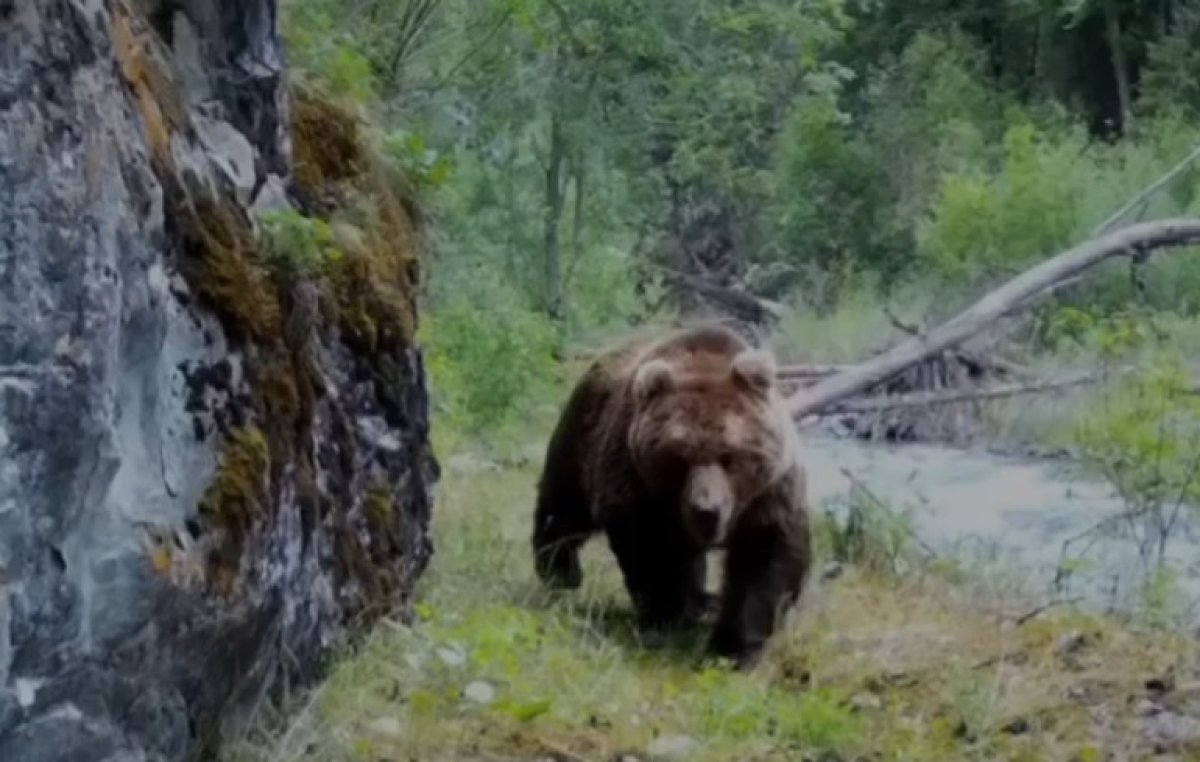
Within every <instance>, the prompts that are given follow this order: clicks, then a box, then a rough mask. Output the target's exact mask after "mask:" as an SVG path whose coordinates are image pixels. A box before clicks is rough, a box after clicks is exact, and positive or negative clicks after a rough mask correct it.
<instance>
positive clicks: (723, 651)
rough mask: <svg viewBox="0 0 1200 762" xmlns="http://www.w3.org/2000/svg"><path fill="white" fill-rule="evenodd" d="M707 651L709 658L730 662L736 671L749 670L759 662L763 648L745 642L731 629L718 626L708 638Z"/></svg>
mask: <svg viewBox="0 0 1200 762" xmlns="http://www.w3.org/2000/svg"><path fill="white" fill-rule="evenodd" d="M707 651H708V654H709V656H712V657H715V658H718V659H724V660H726V661H729V662H732V663H733V665H734V667H735V668H736V669H739V670H750V669H753V668H754V667H756V666H757V665H758V663H759V661H761V659H762V652H763V647H762V645H760V644H754V643H748V642H746V640H745V639H744V638H743V637H742V636H741V634H740V633H738V632H737V631H736V630H733V629H732V628H726V627H720V626H718V627H717V629H715V630H714V631H713V634H712V637H710V638H709V641H708V648H707Z"/></svg>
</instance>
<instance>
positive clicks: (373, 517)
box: [0, 0, 437, 762]
mask: <svg viewBox="0 0 1200 762" xmlns="http://www.w3.org/2000/svg"><path fill="white" fill-rule="evenodd" d="M275 14H276V7H275V2H274V1H273V0H175V1H174V2H171V3H167V2H165V0H132V2H126V3H118V2H116V1H115V0H7V2H5V1H4V0H0V760H21V761H22V762H50V760H55V761H56V762H93V761H95V762H100V761H101V760H104V761H107V762H116V761H117V760H121V761H122V762H126V761H130V762H132V761H134V760H146V761H150V760H182V759H193V758H196V757H197V756H198V755H199V754H200V753H201V752H202V751H203V750H205V749H206V748H211V747H212V746H213V745H214V744H215V743H217V742H219V739H220V737H221V735H222V734H223V733H227V732H229V731H231V730H234V729H236V726H235V725H234V724H233V723H234V722H235V720H236V719H237V718H239V717H241V716H243V715H244V710H245V708H246V707H248V706H250V705H251V704H252V703H253V702H255V701H257V700H258V699H259V698H260V697H261V696H262V695H263V693H264V692H265V691H267V690H269V689H270V688H271V687H272V686H274V685H277V684H278V683H279V682H280V681H282V680H288V681H294V680H300V681H303V680H306V679H309V678H311V677H312V676H313V675H314V674H315V673H316V672H317V671H318V669H319V665H320V662H321V659H322V658H323V656H324V655H325V653H326V650H327V648H328V647H329V646H330V645H331V642H332V639H333V638H334V637H335V636H336V635H337V634H338V633H339V632H340V630H341V629H342V627H343V626H344V624H345V622H346V620H347V619H348V618H349V617H351V616H353V615H355V614H357V613H358V612H359V611H360V610H361V609H362V608H363V607H364V606H365V605H367V604H368V603H370V604H380V603H385V604H388V603H390V604H395V605H397V606H400V607H403V606H404V605H405V604H406V602H407V595H408V592H409V590H410V588H411V585H412V584H413V582H414V581H415V580H416V578H417V577H418V576H419V575H420V574H421V572H422V571H423V570H424V568H425V565H426V564H427V562H428V559H429V556H430V554H431V552H432V551H431V546H430V542H429V538H428V535H427V525H428V516H429V510H430V490H431V487H432V484H433V482H434V480H435V479H436V477H437V465H436V463H435V462H434V461H433V459H432V456H431V455H430V452H429V448H428V445H427V419H428V412H427V409H426V398H425V386H424V370H423V367H422V363H421V357H420V354H419V351H418V350H417V349H416V348H415V347H414V346H411V345H409V344H406V343H405V342H404V341H401V340H394V341H393V342H392V343H391V344H390V345H387V346H381V347H379V348H378V349H377V350H376V352H375V355H374V356H373V357H370V358H368V357H363V356H361V354H360V353H356V351H355V350H354V349H352V348H351V347H349V346H347V345H346V344H345V343H344V342H343V341H342V340H341V338H340V337H339V336H338V334H337V332H336V330H335V328H334V327H333V326H323V327H319V328H317V329H316V331H317V334H316V340H315V346H314V349H313V357H314V358H315V366H316V371H315V375H316V376H317V377H319V383H317V384H314V386H315V387H316V391H315V392H314V393H313V399H312V401H311V404H310V405H308V406H307V407H303V406H302V408H301V412H300V413H297V414H294V415H293V417H292V418H288V419H286V420H285V419H284V418H283V417H281V414H280V413H279V411H278V409H277V407H273V406H272V403H271V400H270V398H269V396H268V395H266V394H265V393H264V392H263V391H262V390H263V388H264V382H263V379H264V378H266V371H265V368H266V367H267V364H268V362H269V361H274V360H273V358H275V359H277V358H278V356H279V353H280V352H281V350H280V349H279V347H278V346H275V345H271V346H268V344H270V342H266V341H263V340H255V339H254V337H251V338H247V336H246V335H244V334H245V332H244V331H242V330H241V328H242V327H241V326H239V325H238V324H237V321H236V320H232V319H231V318H230V316H228V315H222V314H220V311H219V310H214V309H211V305H209V304H208V303H206V302H205V300H204V299H203V298H201V295H200V294H198V293H197V292H196V289H195V282H196V280H195V277H194V276H193V275H191V274H190V273H192V272H193V270H194V268H193V270H189V266H190V265H189V262H190V263H191V265H194V264H195V263H194V262H193V261H192V260H195V259H196V257H197V256H202V254H197V253H196V252H195V251H193V249H194V248H195V247H194V245H193V242H192V241H191V238H189V234H188V230H187V225H186V220H188V219H193V218H189V216H188V209H196V208H199V204H200V202H202V201H206V200H207V201H208V202H210V204H211V203H213V202H215V203H217V204H219V205H223V206H222V208H227V209H232V210H234V211H235V212H238V211H240V212H241V213H242V214H243V215H244V216H245V219H246V220H250V219H251V217H250V212H249V211H248V210H254V209H262V208H278V207H279V206H280V204H281V203H285V197H284V195H283V194H282V192H281V191H282V189H284V188H286V187H287V185H288V182H289V180H288V178H289V176H290V168H289V164H290V159H289V156H290V144H289V137H288V134H287V124H288V108H287V105H288V104H287V97H286V89H285V87H284V82H283V76H282V62H281V55H280V51H279V46H278V40H277V35H276V28H275ZM206 208H207V207H206ZM259 339H261V337H259ZM381 362H386V366H387V368H388V369H389V372H388V373H387V374H386V377H385V380H381V378H380V374H379V373H378V372H377V369H378V367H379V365H380V363H381ZM302 396H303V395H302ZM292 423H294V424H295V426H294V428H296V429H297V431H295V432H294V433H289V430H288V426H289V424H292ZM238 432H241V433H242V434H243V435H245V433H246V432H259V433H260V436H259V438H258V439H255V438H254V437H252V436H251V437H249V438H248V439H247V440H246V441H249V442H251V444H252V445H253V443H255V442H259V443H264V442H265V444H263V445H262V446H261V447H260V448H259V449H256V447H257V445H255V446H250V447H249V450H248V451H249V452H250V453H252V454H253V453H256V452H261V453H262V455H263V456H264V458H265V465H266V466H267V467H266V468H263V469H259V470H258V471H254V470H251V471H250V472H248V473H242V472H237V473H236V474H235V476H237V477H238V478H239V479H240V481H237V480H235V481H234V482H232V483H236V484H239V485H241V486H243V487H244V489H245V491H246V493H247V494H252V495H255V496H257V497H256V499H255V500H253V501H251V502H250V503H247V504H242V503H238V504H237V505H229V504H228V495H222V494H218V495H217V498H218V499H214V498H212V490H213V485H214V484H222V482H221V481H220V480H221V476H222V468H223V466H222V463H223V462H224V461H225V460H226V459H229V461H230V462H235V461H234V460H233V456H232V455H231V454H230V453H231V452H233V453H234V454H236V453H237V452H241V451H233V450H231V445H230V442H233V441H239V440H237V436H238ZM263 432H265V433H263ZM283 443H287V446H286V447H285V446H283ZM252 462H253V459H252ZM224 468H225V469H226V470H227V471H228V469H229V467H228V466H225V467H224ZM381 484H382V485H386V487H387V490H385V492H384V493H383V494H384V495H385V497H383V498H376V499H377V500H383V501H384V508H383V509H380V508H379V507H378V506H376V507H375V509H374V513H373V514H372V512H371V511H370V510H368V508H367V507H365V506H364V495H366V494H368V493H369V491H370V490H371V489H377V485H381ZM235 497H237V495H235ZM243 497H244V495H243ZM221 498H224V499H225V502H221ZM206 500H207V501H208V504H210V506H213V507H215V509H214V510H210V511H209V512H208V513H205V511H204V510H202V506H203V505H205V504H206ZM222 511H224V513H223V512H222ZM239 511H240V512H239ZM231 517H232V518H231Z"/></svg>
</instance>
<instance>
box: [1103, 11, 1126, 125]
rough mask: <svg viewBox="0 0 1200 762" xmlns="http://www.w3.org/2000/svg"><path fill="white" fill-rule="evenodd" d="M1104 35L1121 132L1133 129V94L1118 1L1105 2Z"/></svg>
mask: <svg viewBox="0 0 1200 762" xmlns="http://www.w3.org/2000/svg"><path fill="white" fill-rule="evenodd" d="M1104 33H1105V36H1106V37H1107V39H1108V50H1109V55H1110V57H1111V58H1110V60H1111V62H1112V67H1113V76H1114V78H1115V79H1116V82H1117V100H1118V101H1119V102H1120V108H1121V132H1123V133H1124V132H1128V131H1129V130H1130V129H1132V128H1133V94H1132V91H1131V89H1130V86H1129V66H1128V64H1127V63H1126V61H1125V48H1124V46H1123V44H1122V40H1121V19H1120V15H1119V11H1118V9H1117V2H1116V0H1104Z"/></svg>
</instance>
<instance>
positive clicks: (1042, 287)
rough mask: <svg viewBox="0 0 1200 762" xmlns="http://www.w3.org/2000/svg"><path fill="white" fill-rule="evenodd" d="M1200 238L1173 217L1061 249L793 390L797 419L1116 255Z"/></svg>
mask: <svg viewBox="0 0 1200 762" xmlns="http://www.w3.org/2000/svg"><path fill="white" fill-rule="evenodd" d="M1198 243H1200V219H1195V218H1174V219H1165V220H1160V221H1157V222H1148V223H1142V224H1138V225H1131V226H1129V227H1126V228H1123V229H1120V230H1117V231H1115V232H1113V233H1110V234H1108V235H1106V236H1103V237H1101V238H1097V239H1093V240H1091V241H1087V242H1085V243H1083V244H1080V245H1079V246H1076V247H1075V248H1073V249H1071V250H1069V251H1067V252H1065V253H1063V254H1059V255H1058V256H1056V257H1053V258H1051V259H1049V260H1046V261H1045V262H1042V263H1041V264H1039V265H1037V266H1036V267H1033V268H1031V269H1029V270H1026V271H1025V272H1024V273H1022V274H1020V275H1018V276H1017V277H1015V278H1013V279H1012V280H1010V281H1009V282H1007V283H1005V284H1004V285H1003V286H1001V287H1000V288H998V289H996V290H994V291H992V292H991V293H989V294H987V295H986V296H984V297H983V298H982V299H980V300H979V301H978V302H976V303H975V304H974V305H972V306H971V307H970V308H968V309H967V310H965V311H963V312H961V313H959V315H957V316H956V317H954V318H953V319H951V320H950V321H948V322H946V323H944V324H942V325H941V326H939V327H937V328H935V329H933V330H932V331H929V332H928V333H927V334H925V335H923V336H914V337H913V338H911V339H909V340H907V341H905V342H903V343H902V344H899V345H897V346H896V347H894V348H892V349H891V350H889V351H887V352H885V353H883V354H881V355H879V356H878V357H875V358H873V359H871V360H868V361H866V362H864V363H861V364H859V365H856V366H853V367H851V368H850V369H849V370H847V371H846V372H844V373H839V374H838V375H835V376H832V377H830V378H827V379H824V380H822V381H819V382H818V383H816V384H814V385H813V386H811V387H809V388H807V389H803V390H800V391H798V392H796V393H794V394H793V395H792V396H791V397H790V398H789V400H788V401H789V406H790V408H791V411H792V414H793V415H794V416H795V417H796V418H802V417H804V416H807V415H811V414H814V413H818V412H821V411H823V410H825V409H827V408H830V407H832V406H834V405H835V404H837V403H839V402H841V401H842V400H845V399H847V398H848V397H851V396H853V395H855V394H858V393H860V392H862V391H864V390H866V389H868V388H870V387H872V386H874V385H875V384H877V383H879V382H881V381H885V380H887V379H888V378H891V377H892V376H894V375H895V374H897V373H899V372H900V371H902V370H904V369H905V368H908V367H910V366H912V365H915V364H916V363H919V362H921V361H922V360H924V359H926V358H928V357H931V356H933V355H935V354H937V353H938V352H941V351H943V350H946V349H949V348H951V347H954V346H957V345H959V344H961V343H962V342H964V341H966V340H967V339H969V338H971V337H972V336H975V335H977V334H979V333H981V332H982V331H984V330H985V329H986V328H987V327H988V326H989V325H992V324H993V323H994V322H995V321H996V320H997V319H998V318H1000V317H1002V316H1004V315H1007V314H1009V313H1011V312H1012V311H1013V310H1014V309H1018V308H1024V307H1027V306H1028V305H1030V304H1031V303H1032V302H1033V301H1034V299H1035V298H1037V297H1039V296H1042V295H1044V294H1046V293H1047V292H1049V291H1051V290H1052V289H1053V288H1054V287H1055V286H1056V285H1057V284H1059V283H1061V282H1062V281H1065V280H1067V279H1070V278H1074V277H1075V276H1077V275H1078V274H1079V273H1081V272H1083V271H1085V270H1087V269H1089V268H1092V267H1094V266H1096V265H1097V264H1100V263H1101V262H1104V261H1105V260H1108V259H1111V258H1113V257H1116V256H1121V255H1128V254H1132V253H1135V252H1136V251H1137V250H1139V249H1140V250H1143V251H1149V250H1152V249H1157V248H1163V247H1168V246H1187V245H1194V244H1198Z"/></svg>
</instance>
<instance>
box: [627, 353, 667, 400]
mask: <svg viewBox="0 0 1200 762" xmlns="http://www.w3.org/2000/svg"><path fill="white" fill-rule="evenodd" d="M674 384H675V371H674V370H673V369H672V368H671V366H670V364H668V363H667V362H666V361H665V360H651V361H650V362H648V363H646V364H645V365H642V366H641V367H640V368H638V369H637V373H636V374H635V375H634V377H633V395H634V397H636V398H637V401H638V402H648V401H649V400H651V399H653V398H654V397H657V396H658V395H660V394H663V393H664V392H668V391H670V390H671V387H672V386H673V385H674Z"/></svg>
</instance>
